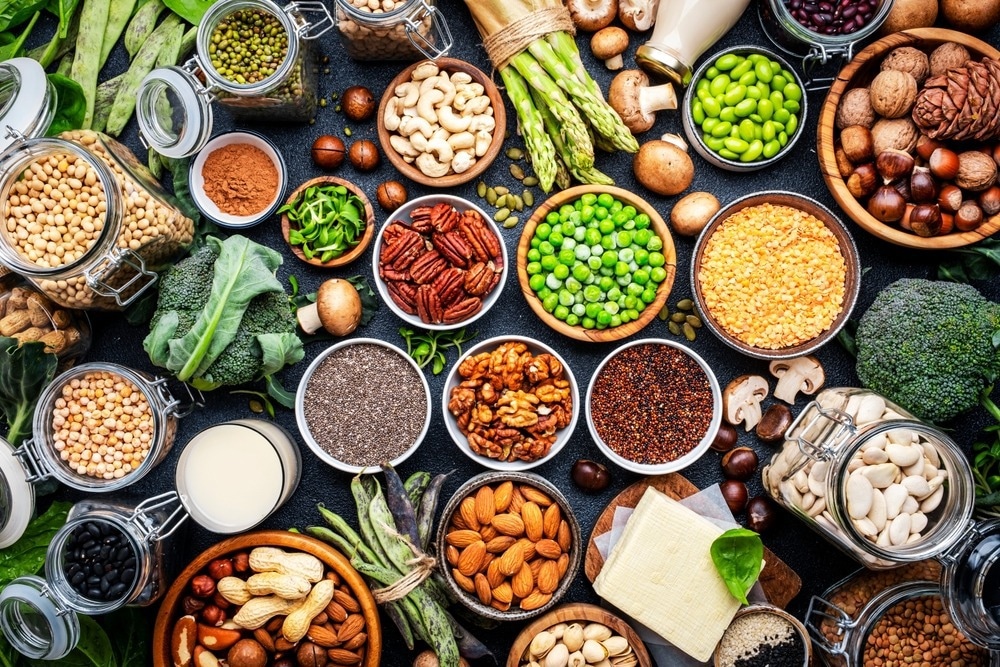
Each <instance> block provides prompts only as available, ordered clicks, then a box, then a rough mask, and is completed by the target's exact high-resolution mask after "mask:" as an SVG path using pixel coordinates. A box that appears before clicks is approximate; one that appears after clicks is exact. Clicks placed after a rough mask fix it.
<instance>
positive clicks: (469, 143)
mask: <svg viewBox="0 0 1000 667" xmlns="http://www.w3.org/2000/svg"><path fill="white" fill-rule="evenodd" d="M448 145H449V146H451V148H452V150H455V151H458V150H461V149H463V148H473V147H474V146H475V145H476V137H475V136H474V135H473V134H472V132H459V133H457V134H453V135H451V136H450V137H448Z"/></svg>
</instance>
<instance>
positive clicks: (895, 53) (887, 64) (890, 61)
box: [881, 46, 931, 85]
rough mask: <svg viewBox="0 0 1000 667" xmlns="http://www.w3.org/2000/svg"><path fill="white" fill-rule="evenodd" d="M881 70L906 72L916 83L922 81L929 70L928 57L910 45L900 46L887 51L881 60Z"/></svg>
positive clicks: (918, 83)
mask: <svg viewBox="0 0 1000 667" xmlns="http://www.w3.org/2000/svg"><path fill="white" fill-rule="evenodd" d="M881 69H882V70H887V69H891V70H896V71H898V72H906V73H907V74H909V75H910V76H912V77H913V78H914V80H915V81H916V82H917V85H920V84H921V83H923V82H924V79H926V78H927V75H928V74H930V71H931V63H930V59H929V58H928V57H927V54H926V53H924V52H923V51H921V50H920V49H917V48H914V47H912V46H900V47H898V48H895V49H893V50H892V51H890V52H889V55H887V56H886V57H885V58H884V59H883V60H882V65H881Z"/></svg>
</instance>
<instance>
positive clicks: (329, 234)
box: [278, 176, 375, 269]
mask: <svg viewBox="0 0 1000 667" xmlns="http://www.w3.org/2000/svg"><path fill="white" fill-rule="evenodd" d="M278 213H280V214H281V234H282V236H284V237H285V242H286V243H288V246H289V247H290V248H291V249H292V252H293V253H294V254H295V256H296V257H298V258H299V259H301V260H302V261H303V262H305V263H307V264H312V265H313V266H320V267H323V268H327V269H333V268H337V267H340V266H346V265H347V264H350V263H351V262H353V261H354V260H355V259H357V258H358V257H360V256H361V254H362V253H363V252H364V251H365V250H366V249H367V248H368V246H369V245H370V244H371V242H372V238H373V236H374V233H375V226H374V221H375V211H374V210H373V209H372V204H371V202H370V201H368V198H367V197H366V196H365V193H364V192H363V191H362V190H361V188H359V187H358V186H357V185H355V184H353V183H351V182H349V181H345V180H343V179H341V178H337V177H335V176H320V177H319V178H313V179H310V180H308V181H306V182H305V183H303V184H302V185H300V186H299V187H298V189H296V190H295V192H293V193H292V195H291V196H290V197H289V198H288V201H287V202H285V205H284V206H282V207H281V208H280V209H278Z"/></svg>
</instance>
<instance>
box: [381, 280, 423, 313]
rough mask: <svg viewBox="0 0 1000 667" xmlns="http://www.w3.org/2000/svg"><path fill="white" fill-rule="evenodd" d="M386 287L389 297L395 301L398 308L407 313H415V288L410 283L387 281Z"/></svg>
mask: <svg viewBox="0 0 1000 667" xmlns="http://www.w3.org/2000/svg"><path fill="white" fill-rule="evenodd" d="M385 286H386V289H387V290H388V292H389V297H390V298H391V299H392V300H393V302H395V304H396V305H397V306H399V309H400V310H402V311H403V312H404V313H406V314H408V315H416V314H417V288H416V287H414V286H413V285H411V284H410V283H405V282H401V281H397V280H391V281H387V282H386V284H385Z"/></svg>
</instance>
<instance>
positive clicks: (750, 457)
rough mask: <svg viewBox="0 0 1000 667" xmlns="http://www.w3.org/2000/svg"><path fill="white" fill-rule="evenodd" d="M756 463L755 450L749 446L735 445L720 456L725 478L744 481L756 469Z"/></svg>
mask: <svg viewBox="0 0 1000 667" xmlns="http://www.w3.org/2000/svg"><path fill="white" fill-rule="evenodd" d="M757 463H758V459H757V452H755V451H754V450H752V449H750V448H749V447H737V448H736V449H731V450H729V451H728V452H726V454H725V455H724V456H723V457H722V474H723V475H725V476H726V478H727V479H738V480H740V481H745V480H748V479H750V477H751V476H752V475H753V473H754V471H755V470H757Z"/></svg>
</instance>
